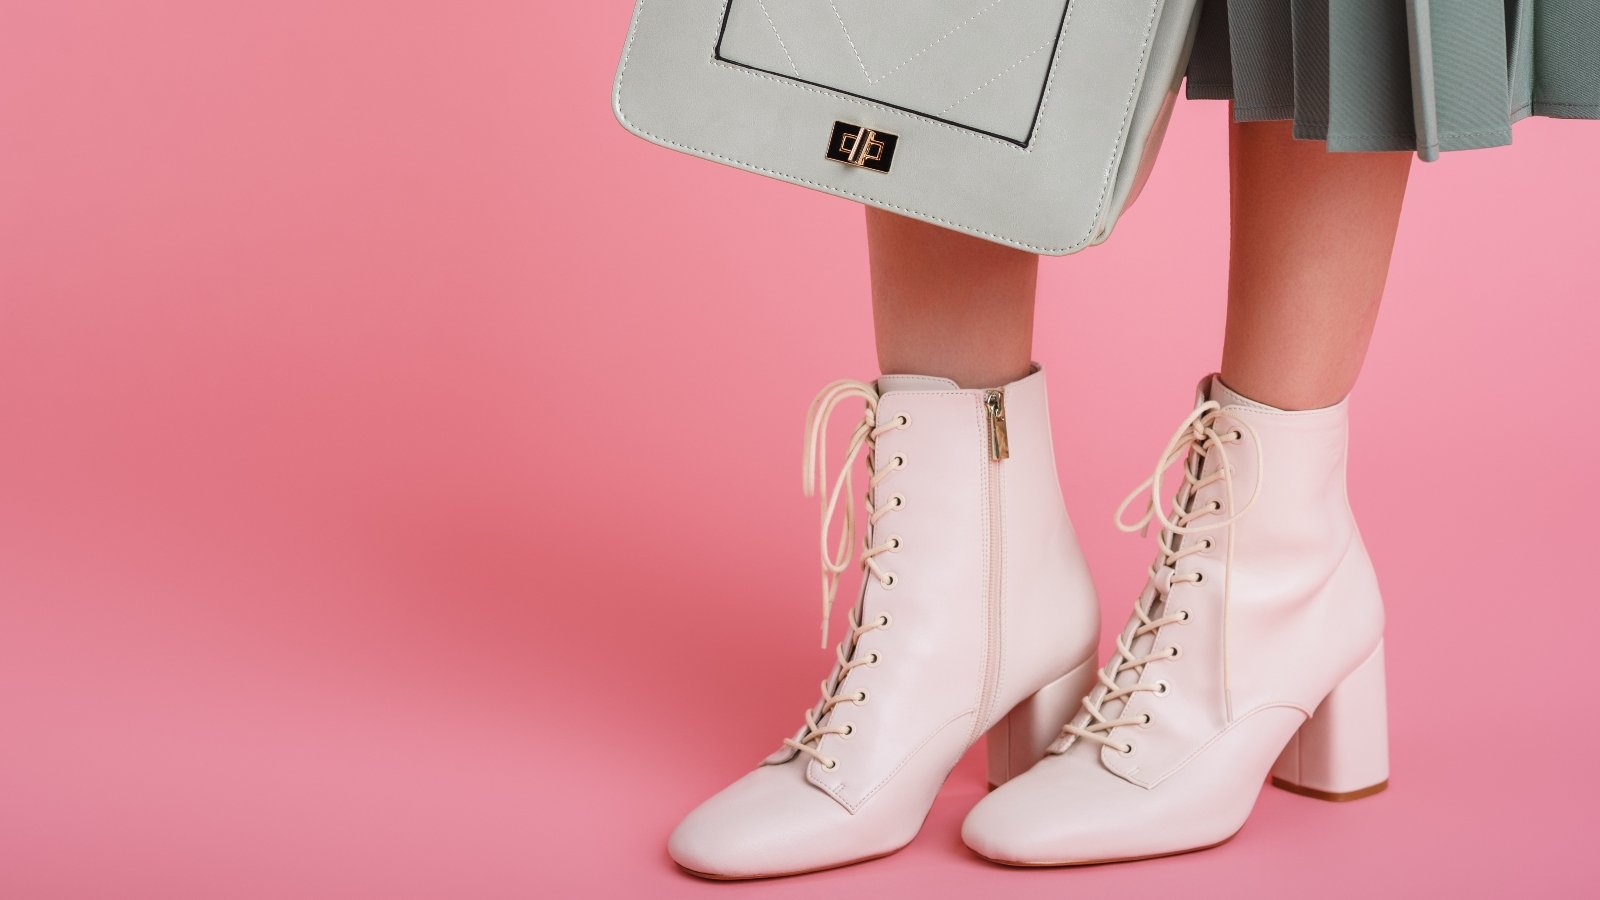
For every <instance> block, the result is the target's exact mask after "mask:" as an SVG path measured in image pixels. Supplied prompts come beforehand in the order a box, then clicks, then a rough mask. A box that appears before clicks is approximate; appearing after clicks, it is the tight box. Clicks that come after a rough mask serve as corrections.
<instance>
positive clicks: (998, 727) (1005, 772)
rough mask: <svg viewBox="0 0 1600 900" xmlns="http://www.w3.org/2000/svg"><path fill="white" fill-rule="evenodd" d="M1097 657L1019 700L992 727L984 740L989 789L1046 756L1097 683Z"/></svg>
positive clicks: (1018, 773)
mask: <svg viewBox="0 0 1600 900" xmlns="http://www.w3.org/2000/svg"><path fill="white" fill-rule="evenodd" d="M1095 663H1096V660H1095V658H1094V657H1092V656H1091V657H1089V658H1088V659H1086V660H1084V661H1083V662H1081V663H1079V664H1078V665H1077V667H1076V668H1074V669H1073V670H1072V671H1070V672H1068V673H1067V674H1065V675H1063V676H1061V677H1060V678H1057V679H1056V680H1055V681H1052V682H1050V683H1049V684H1047V685H1045V686H1044V687H1042V688H1040V689H1039V690H1037V691H1035V692H1034V693H1033V695H1032V696H1030V697H1028V698H1027V699H1026V700H1023V701H1022V702H1021V703H1018V704H1017V705H1016V706H1015V707H1013V708H1012V710H1011V712H1009V713H1007V714H1006V716H1005V717H1004V718H1002V719H1001V720H1000V721H998V722H996V723H995V724H994V727H992V728H990V729H989V733H988V734H987V735H986V736H985V738H984V743H985V745H986V748H987V750H988V755H989V788H990V790H993V789H994V788H997V787H999V786H1000V785H1002V784H1005V783H1006V782H1007V781H1010V780H1011V779H1012V778H1015V777H1016V776H1018V775H1021V774H1022V773H1023V772H1026V771H1027V770H1028V769H1029V768H1031V767H1032V766H1033V764H1034V763H1036V762H1038V761H1039V760H1040V759H1042V758H1043V757H1044V751H1045V748H1047V747H1049V746H1050V742H1051V741H1054V740H1055V739H1056V736H1057V735H1059V734H1060V733H1061V726H1063V725H1065V724H1067V722H1069V721H1071V720H1072V717H1073V716H1075V715H1077V713H1078V706H1079V703H1080V702H1081V701H1082V700H1083V698H1084V696H1085V695H1087V694H1088V693H1089V690H1090V688H1092V687H1093V686H1094V673H1095V668H1096V666H1095Z"/></svg>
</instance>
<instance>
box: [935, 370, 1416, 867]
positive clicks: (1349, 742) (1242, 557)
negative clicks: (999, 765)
mask: <svg viewBox="0 0 1600 900" xmlns="http://www.w3.org/2000/svg"><path fill="white" fill-rule="evenodd" d="M1347 430H1348V429H1347V418H1346V403H1344V402H1341V403H1339V404H1337V405H1335V406H1331V407H1327V408H1324V409H1316V410H1308V411H1295V412H1290V411H1284V410H1278V409H1273V408H1271V407H1268V406H1265V405H1263V404H1260V403H1256V402H1254V401H1251V400H1248V399H1246V398H1244V397H1241V396H1240V395H1238V394H1236V393H1234V392H1233V391H1231V390H1229V389H1228V388H1227V387H1226V386H1225V385H1223V384H1222V382H1221V381H1220V379H1217V378H1216V377H1215V376H1212V377H1210V378H1207V379H1205V380H1204V381H1202V382H1201V385H1200V388H1199V396H1198V398H1197V404H1196V406H1195V408H1194V410H1193V411H1192V412H1191V413H1190V414H1189V415H1188V417H1187V418H1185V420H1184V421H1183V423H1182V425H1181V426H1180V427H1179V429H1178V431H1177V433H1176V434H1175V435H1174V437H1173V439H1172V441H1171V443H1169V445H1168V447H1167V449H1166V450H1165V451H1164V452H1163V453H1162V456H1161V459H1160V462H1159V464H1158V466H1157V468H1156V472H1155V474H1154V475H1153V476H1152V477H1151V479H1150V480H1148V481H1146V482H1145V484H1144V485H1142V486H1141V487H1140V488H1139V489H1138V490H1136V491H1135V492H1134V494H1133V495H1132V496H1130V497H1129V499H1128V501H1125V502H1124V504H1123V509H1122V510H1119V519H1118V524H1119V526H1120V527H1122V528H1124V529H1125V530H1139V529H1142V528H1144V527H1145V526H1147V525H1148V524H1150V522H1151V521H1152V520H1156V521H1157V522H1158V523H1159V524H1160V526H1162V530H1161V535H1160V550H1159V552H1158V554H1157V556H1156V560H1155V562H1154V564H1153V565H1152V566H1151V568H1150V571H1149V579H1148V581H1147V584H1146V586H1145V588H1144V591H1143V593H1142V594H1141V596H1140V597H1139V600H1138V602H1137V603H1136V604H1135V607H1134V612H1133V617H1132V618H1131V619H1130V620H1129V622H1128V625H1127V627H1126V628H1125V629H1124V630H1123V631H1122V633H1121V635H1120V636H1119V637H1118V638H1117V644H1116V648H1117V649H1116V652H1115V653H1114V654H1113V656H1112V658H1111V659H1110V661H1109V662H1108V663H1107V664H1106V665H1105V667H1104V668H1103V669H1102V670H1101V672H1100V673H1099V675H1098V676H1097V684H1096V686H1095V688H1094V690H1093V691H1092V692H1091V693H1090V694H1089V696H1088V697H1087V698H1085V700H1084V702H1083V708H1082V711H1081V712H1080V714H1079V715H1078V716H1077V717H1076V718H1075V719H1074V720H1073V721H1072V722H1071V723H1069V724H1068V725H1067V727H1066V728H1065V729H1064V730H1063V734H1062V737H1061V738H1060V739H1059V740H1057V741H1056V742H1055V743H1054V744H1052V746H1051V747H1050V749H1049V751H1048V753H1047V754H1046V756H1045V757H1044V759H1043V760H1041V761H1040V762H1039V763H1038V764H1037V765H1035V766H1034V767H1033V768H1032V769H1030V770H1029V771H1027V772H1026V773H1024V774H1023V775H1021V776H1020V777H1018V778H1016V779H1014V780H1012V781H1011V782H1009V783H1008V784H1006V785H1004V786H1002V787H1001V788H1000V789H999V790H997V791H995V792H994V793H992V794H990V795H989V796H988V797H986V798H984V799H983V800H982V801H981V802H980V803H978V805H977V806H976V807H974V808H973V810H972V811H971V813H970V814H969V815H968V816H967V820H966V822H965V824H964V826H963V828H962V837H963V839H964V840H965V841H966V843H967V845H968V846H969V847H971V848H972V849H973V850H974V851H976V852H977V853H978V854H979V855H981V856H983V857H986V858H988V859H990V860H994V861H997V862H1003V863H1010V864H1013V865H1083V864H1089V863H1100V862H1114V861H1122V860H1131V859H1144V858H1148V857H1153V856H1165V855H1169V854H1173V853H1181V852H1185V851H1188V850H1198V849H1202V848H1205V847H1209V846H1213V845H1216V844H1218V843H1221V842H1222V841H1225V840H1227V839H1228V838H1229V837H1231V836H1233V834H1234V833H1235V832H1237V831H1238V830H1239V828H1240V827H1241V826H1242V825H1243V824H1244V821H1245V818H1246V817H1247V816H1248V815H1249V813H1250V809H1251V807H1252V806H1253V805H1254V804H1255V800H1256V797H1257V795H1258V794H1259V793H1260V790H1261V787H1262V783H1263V781H1264V780H1265V779H1266V777H1267V776H1268V774H1269V772H1270V773H1271V774H1272V776H1273V781H1274V783H1276V784H1278V785H1280V786H1282V787H1286V788H1288V789H1290V790H1295V791H1298V792H1300V793H1304V794H1308V795H1310V796H1314V797H1321V798H1324V799H1353V798H1355V797H1359V796H1365V795H1367V794H1370V793H1375V792H1377V791H1378V790H1381V789H1382V787H1383V786H1384V785H1385V784H1387V779H1388V751H1387V746H1388V744H1387V732H1386V723H1385V705H1384V683H1383V649H1382V633H1383V607H1382V602H1381V600H1380V598H1379V594H1378V586H1377V581H1376V578H1375V577H1374V575H1373V571H1372V564H1371V562H1370V561H1369V559H1368V557H1367V553H1366V550H1365V549H1364V548H1363V546H1362V543H1361V536H1360V534H1359V533H1358V532H1357V530H1356V525H1355V521H1354V519H1353V518H1352V516H1351V512H1350V506H1349V502H1348V500H1347V499H1346V493H1345V446H1346V434H1347ZM1180 460H1183V479H1182V483H1181V485H1180V487H1179V489H1178V494H1177V497H1176V499H1175V501H1174V502H1173V504H1172V506H1171V507H1170V509H1164V508H1163V507H1162V505H1161V504H1160V502H1159V500H1158V499H1157V497H1158V495H1159V494H1160V491H1161V488H1160V485H1161V480H1162V474H1163V473H1164V472H1165V471H1166V470H1167V469H1168V468H1169V467H1170V466H1172V465H1173V464H1175V463H1178V462H1179V461H1180ZM1146 490H1148V491H1149V495H1148V499H1147V500H1146V503H1147V511H1146V513H1145V515H1144V516H1143V517H1142V518H1141V519H1140V520H1139V521H1138V522H1134V523H1132V524H1131V525H1124V524H1123V523H1122V520H1121V515H1122V513H1123V512H1124V511H1125V510H1126V508H1127V506H1128V505H1129V503H1132V502H1133V501H1134V500H1136V499H1138V498H1140V497H1142V496H1144V491H1146Z"/></svg>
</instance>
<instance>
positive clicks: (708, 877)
mask: <svg viewBox="0 0 1600 900" xmlns="http://www.w3.org/2000/svg"><path fill="white" fill-rule="evenodd" d="M904 849H905V847H896V848H894V849H893V850H890V851H889V852H888V853H878V854H875V855H873V856H863V857H861V858H860V859H852V860H847V861H845V862H841V863H832V864H829V865H826V866H817V867H816V868H814V869H795V870H794V871H792V872H773V873H771V874H765V875H713V874H711V873H710V872H696V871H695V870H694V869H691V868H689V867H688V866H685V865H682V864H680V863H673V865H675V866H677V867H678V868H679V869H681V870H682V871H683V872H684V873H685V874H688V875H693V876H694V877H696V878H704V879H705V880H707V881H762V880H765V879H768V878H789V877H792V876H795V875H809V874H811V873H812V872H826V871H829V870H830V869H843V868H845V867H846V866H854V865H857V864H860V863H864V862H872V861H873V860H875V859H883V858H884V857H886V856H893V855H895V854H896V853H899V852H900V851H901V850H904Z"/></svg>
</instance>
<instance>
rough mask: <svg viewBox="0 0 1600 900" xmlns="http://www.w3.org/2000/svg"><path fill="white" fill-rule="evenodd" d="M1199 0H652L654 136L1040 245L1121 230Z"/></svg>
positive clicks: (644, 3) (641, 35) (1050, 248)
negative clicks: (1118, 223)
mask: <svg viewBox="0 0 1600 900" xmlns="http://www.w3.org/2000/svg"><path fill="white" fill-rule="evenodd" d="M1198 5H1199V0H638V3H637V6H636V7H635V9H634V15H633V21H632V24H631V25H630V27H629V31H628V37H627V43H626V46H625V48H624V50H623V54H622V60H621V63H620V64H619V66H618V69H617V77H616V81H615V84H614V88H613V93H612V103H613V108H614V110H615V112H616V115H617V118H618V120H619V121H620V122H621V123H622V124H623V125H624V126H625V127H627V128H628V129H629V130H631V131H633V132H634V133H636V134H638V135H639V136H641V137H643V138H645V139H647V140H650V141H653V142H655V143H658V144H661V145H663V146H666V147H670V148H673V149H675V150H679V151H682V152H685V153H690V154H693V155H695V156H700V157H704V158H706V159H710V160H714V161H716V162H720V163H724V164H726V165H729V166H734V167H737V168H741V169H745V170H748V171H752V172H756V173H759V174H762V175H766V176H768V177H772V178H778V179H782V180H784V181H788V182H792V183H794V184H799V185H804V186H806V187H809V188H813V189H816V190H819V191H825V192H827V193H830V194H835V195H837V196H840V197H846V198H849V199H852V200H856V201H858V202H861V203H865V204H868V205H871V206H875V207H879V208H881V209H886V210H889V211H892V212H896V213H900V214H902V215H906V216H910V217H912V218H916V219H922V220H924V221H928V222H932V223H934V224H936V225H941V226H944V227H946V228H951V229H954V230H956V231H961V232H964V233H967V234H971V235H974V236H977V237H980V238H985V239H987V240H991V241H995V242H998V243H1001V244H1006V245H1009V246H1013V247H1017V248H1019V249H1023V250H1027V251H1030V252H1033V253H1040V254H1048V255H1062V254H1067V253H1072V252H1075V251H1077V250H1080V249H1082V248H1084V247H1086V246H1089V245H1092V244H1096V243H1099V242H1101V241H1103V240H1105V239H1106V237H1107V236H1109V235H1110V233H1111V229H1112V226H1113V225H1114V224H1115V223H1116V221H1117V219H1118V217H1119V216H1120V215H1121V213H1122V211H1123V210H1124V209H1125V208H1127V206H1128V205H1129V204H1130V203H1131V202H1132V201H1133V199H1134V198H1135V197H1136V196H1137V195H1138V192H1139V189H1140V188H1141V187H1142V185H1143V183H1144V180H1145V177H1146V176H1147V175H1148V173H1149V170H1150V166H1151V164H1152V163H1153V162H1154V160H1155V157H1156V152H1157V149H1158V148H1159V146H1160V142H1161V138H1162V135H1163V133H1164V131H1165V129H1166V123H1167V120H1168V118H1169V116H1170V114H1171V111H1172V106H1173V104H1174V102H1175V100H1176V98H1177V92H1178V86H1179V84H1180V82H1181V80H1182V77H1183V71H1184V67H1185V66H1186V64H1187V60H1188V55H1189V50H1190V47H1191V46H1192V44H1193V41H1194V29H1195V25H1196V22H1197V20H1198V16H1197V15H1196V12H1197V7H1198Z"/></svg>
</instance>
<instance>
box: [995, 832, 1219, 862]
mask: <svg viewBox="0 0 1600 900" xmlns="http://www.w3.org/2000/svg"><path fill="white" fill-rule="evenodd" d="M1238 836H1239V832H1237V831H1235V832H1234V833H1233V834H1230V835H1228V836H1227V837H1225V838H1223V839H1222V840H1220V841H1217V842H1216V843H1215V844H1206V845H1205V846H1204V847H1190V848H1189V849H1187V850H1172V851H1170V852H1167V853H1148V854H1145V855H1144V856H1119V857H1114V858H1110V859H1080V860H1072V861H1070V862H1016V861H1014V860H1008V859H994V858H993V857H989V856H984V855H983V854H982V853H978V852H977V851H976V850H974V851H973V854H974V855H976V856H977V857H978V858H979V859H981V860H985V861H986V862H992V863H994V864H996V865H1000V866H1008V867H1010V868H1013V869H1065V868H1072V867H1076V866H1109V865H1115V864H1116V863H1128V862H1139V861H1140V860H1145V859H1165V858H1167V857H1169V856H1182V855H1184V854H1185V853H1199V852H1200V851H1202V850H1212V849H1215V848H1217V847H1221V846H1222V845H1223V844H1226V843H1227V842H1229V841H1231V840H1233V839H1234V838H1236V837H1238Z"/></svg>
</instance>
